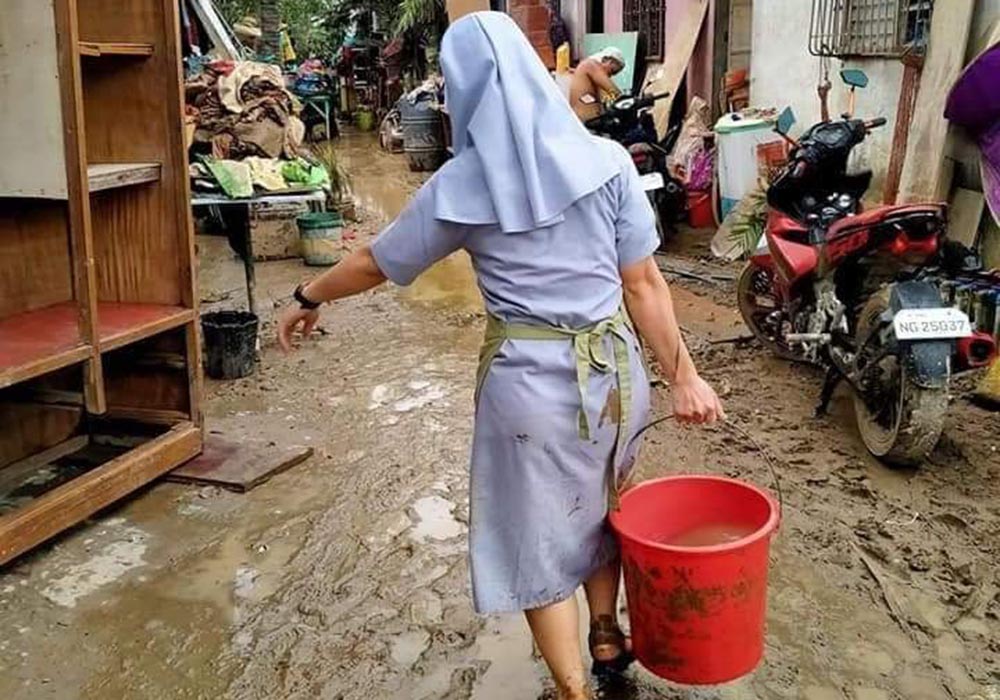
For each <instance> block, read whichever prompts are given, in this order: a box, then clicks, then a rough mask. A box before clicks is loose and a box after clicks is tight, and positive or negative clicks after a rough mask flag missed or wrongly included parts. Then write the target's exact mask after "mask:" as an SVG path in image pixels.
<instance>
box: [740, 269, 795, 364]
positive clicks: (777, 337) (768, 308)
mask: <svg viewBox="0 0 1000 700" xmlns="http://www.w3.org/2000/svg"><path fill="white" fill-rule="evenodd" d="M736 299H737V302H738V304H739V307H740V315H741V316H743V322H744V323H746V324H747V328H749V329H750V331H751V332H752V333H753V334H754V336H755V337H756V338H757V340H759V341H760V342H761V344H762V345H763V346H764V347H766V348H767V349H768V350H770V351H771V352H773V353H774V354H775V355H777V356H778V357H783V358H785V359H786V360H797V361H800V362H801V361H804V358H803V357H802V355H800V354H799V353H797V352H796V351H795V350H794V349H792V347H791V346H790V345H788V344H787V343H785V342H784V341H783V340H782V339H781V330H782V329H781V326H780V324H779V325H778V326H777V327H775V326H774V323H773V321H771V320H770V319H769V318H768V317H769V316H770V315H771V314H772V313H774V312H775V311H780V309H781V304H780V302H779V301H778V298H777V297H776V296H775V294H774V278H773V275H772V272H771V271H770V270H768V269H767V268H766V267H762V266H760V265H758V264H756V263H755V262H753V261H752V260H751V261H750V262H748V263H747V264H746V266H745V267H744V268H743V272H742V273H740V279H739V281H738V282H737V283H736Z"/></svg>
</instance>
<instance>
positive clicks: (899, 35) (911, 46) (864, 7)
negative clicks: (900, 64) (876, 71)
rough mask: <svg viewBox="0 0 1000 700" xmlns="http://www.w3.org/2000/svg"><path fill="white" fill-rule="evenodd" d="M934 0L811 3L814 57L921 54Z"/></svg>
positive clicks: (829, 1) (815, 1)
mask: <svg viewBox="0 0 1000 700" xmlns="http://www.w3.org/2000/svg"><path fill="white" fill-rule="evenodd" d="M933 8H934V0H812V20H811V24H810V31H809V52H810V53H811V54H813V55H814V56H837V57H840V58H846V57H851V56H884V57H894V56H902V55H903V54H904V53H907V52H908V51H918V52H922V51H923V50H924V49H925V48H926V46H927V40H928V38H929V36H930V24H931V11H932V10H933Z"/></svg>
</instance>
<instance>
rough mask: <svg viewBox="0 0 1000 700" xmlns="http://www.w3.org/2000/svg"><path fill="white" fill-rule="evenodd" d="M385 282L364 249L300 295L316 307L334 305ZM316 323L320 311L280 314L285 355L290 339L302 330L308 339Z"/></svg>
mask: <svg viewBox="0 0 1000 700" xmlns="http://www.w3.org/2000/svg"><path fill="white" fill-rule="evenodd" d="M385 281H386V277H385V275H384V274H382V270H380V269H379V267H378V265H377V264H375V257H374V256H373V255H372V251H371V248H370V247H369V246H367V245H366V246H364V247H362V248H359V249H358V250H355V251H354V252H353V253H351V254H350V255H348V256H347V257H346V258H344V259H343V260H341V261H340V262H339V263H337V264H336V265H334V266H333V267H331V268H330V269H329V270H327V271H326V272H324V273H323V274H322V275H320V276H319V277H317V278H316V279H314V280H313V281H312V282H310V283H309V284H307V285H305V286H304V287H303V288H302V294H303V295H304V296H305V297H306V299H308V300H309V301H314V302H316V303H318V304H321V303H323V302H327V301H336V300H337V299H343V298H344V297H349V296H353V295H355V294H360V293H361V292H366V291H368V290H369V289H373V288H374V287H377V286H379V285H380V284H382V283H383V282H385ZM318 320H319V310H318V309H314V310H312V311H309V310H307V309H300V308H298V307H292V308H289V309H286V310H285V311H284V312H282V314H281V317H280V318H279V319H278V342H279V343H280V344H281V347H282V348H284V350H285V351H286V352H287V351H288V350H291V349H292V335H293V334H294V333H295V331H296V330H301V332H302V335H303V336H307V335H309V333H310V332H312V329H313V327H314V326H315V325H316V322H317V321H318Z"/></svg>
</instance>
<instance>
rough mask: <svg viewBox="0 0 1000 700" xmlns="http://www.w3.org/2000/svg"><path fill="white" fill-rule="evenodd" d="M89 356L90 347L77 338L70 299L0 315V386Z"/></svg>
mask: <svg viewBox="0 0 1000 700" xmlns="http://www.w3.org/2000/svg"><path fill="white" fill-rule="evenodd" d="M89 356H90V348H89V347H88V346H87V345H86V344H85V343H84V342H83V340H82V339H81V338H80V328H79V310H78V308H77V305H76V303H74V302H66V303H64V304H55V305H53V306H47V307H45V308H42V309H36V310H35V311H28V312H26V313H20V314H15V315H13V316H8V317H7V318H3V319H0V389H2V388H5V387H8V386H11V385H13V384H17V383H18V382H23V381H25V380H28V379H31V378H33V377H38V376H40V375H42V374H46V373H48V372H53V371H55V370H57V369H61V368H62V367H67V366H69V365H72V364H74V363H77V362H83V361H84V360H86V359H87V358H88V357H89Z"/></svg>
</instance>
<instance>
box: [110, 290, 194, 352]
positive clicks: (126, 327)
mask: <svg viewBox="0 0 1000 700" xmlns="http://www.w3.org/2000/svg"><path fill="white" fill-rule="evenodd" d="M193 319H194V311H193V310H192V309H185V308H183V307H181V306H168V305H165V304H119V303H115V302H107V301H102V302H100V303H98V305H97V331H98V334H99V336H100V339H101V351H102V352H104V351H108V350H114V349H115V348H120V347H122V346H123V345H128V344H129V343H134V342H136V341H138V340H142V339H143V338H148V337H150V336H153V335H156V334H157V333H162V332H163V331H168V330H170V329H171V328H179V327H181V326H183V325H184V324H186V323H188V322H190V321H191V320H193Z"/></svg>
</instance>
